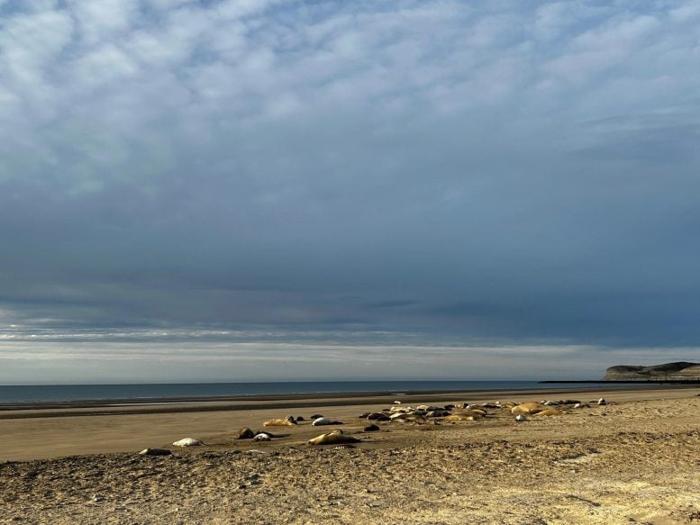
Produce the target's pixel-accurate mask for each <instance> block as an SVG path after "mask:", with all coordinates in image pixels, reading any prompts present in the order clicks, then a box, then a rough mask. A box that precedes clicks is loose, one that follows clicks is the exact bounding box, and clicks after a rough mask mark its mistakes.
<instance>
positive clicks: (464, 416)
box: [444, 412, 484, 423]
mask: <svg viewBox="0 0 700 525" xmlns="http://www.w3.org/2000/svg"><path fill="white" fill-rule="evenodd" d="M482 417H484V416H482V415H481V414H476V413H474V414H472V413H469V412H464V413H461V414H452V415H451V416H447V417H446V418H445V419H444V421H445V422H447V423H458V422H460V421H476V420H477V419H481V418H482Z"/></svg>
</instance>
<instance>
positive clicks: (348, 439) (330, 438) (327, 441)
mask: <svg viewBox="0 0 700 525" xmlns="http://www.w3.org/2000/svg"><path fill="white" fill-rule="evenodd" d="M359 442H360V440H359V439H357V438H354V437H352V436H346V435H344V434H343V431H342V430H340V429H337V430H334V431H333V432H328V433H327V434H321V435H320V436H316V437H315V438H311V439H310V440H309V441H308V443H309V445H343V444H346V443H359Z"/></svg>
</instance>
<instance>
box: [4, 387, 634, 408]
mask: <svg viewBox="0 0 700 525" xmlns="http://www.w3.org/2000/svg"><path fill="white" fill-rule="evenodd" d="M597 386H600V385H597ZM572 387H573V385H571V384H565V383H548V384H540V383H538V382H537V381H303V382H302V381H298V382H266V383H165V384H163V383H159V384H125V385H4V386H3V385H0V405H1V404H5V405H7V404H21V403H62V402H76V401H131V402H134V401H148V400H160V399H164V400H167V399H182V398H184V399H189V398H212V397H239V396H263V395H273V396H280V395H295V394H332V393H357V394H359V393H379V392H382V393H396V394H399V393H402V392H421V391H425V392H427V391H465V390H529V389H538V390H540V389H542V390H543V389H571V388H572ZM605 387H606V388H610V387H611V385H609V384H608V385H605ZM620 387H623V385H620ZM575 388H576V389H581V388H596V385H595V384H586V385H576V386H575Z"/></svg>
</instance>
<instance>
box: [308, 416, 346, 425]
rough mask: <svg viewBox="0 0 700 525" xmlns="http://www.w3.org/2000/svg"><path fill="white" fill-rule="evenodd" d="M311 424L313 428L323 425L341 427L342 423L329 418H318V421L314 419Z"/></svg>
mask: <svg viewBox="0 0 700 525" xmlns="http://www.w3.org/2000/svg"><path fill="white" fill-rule="evenodd" d="M311 424H312V425H313V426H315V427H322V426H324V425H342V424H344V423H343V422H342V421H338V420H336V419H331V418H329V417H319V418H318V419H314V420H313V422H312V423H311Z"/></svg>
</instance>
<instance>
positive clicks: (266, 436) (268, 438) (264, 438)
mask: <svg viewBox="0 0 700 525" xmlns="http://www.w3.org/2000/svg"><path fill="white" fill-rule="evenodd" d="M253 441H272V436H271V435H270V434H268V433H267V432H260V433H259V434H256V435H255V437H253Z"/></svg>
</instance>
